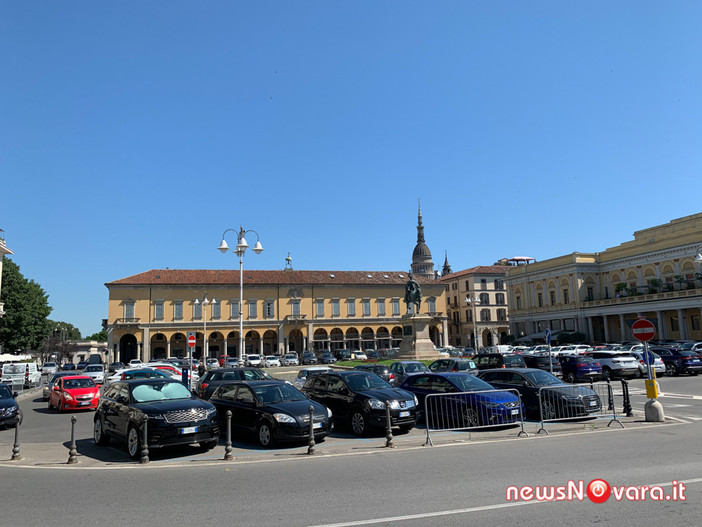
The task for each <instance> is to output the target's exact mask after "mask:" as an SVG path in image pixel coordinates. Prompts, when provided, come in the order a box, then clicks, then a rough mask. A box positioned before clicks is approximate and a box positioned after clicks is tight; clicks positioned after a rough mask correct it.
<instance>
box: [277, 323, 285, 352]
mask: <svg viewBox="0 0 702 527" xmlns="http://www.w3.org/2000/svg"><path fill="white" fill-rule="evenodd" d="M284 352H285V338H284V337H283V325H282V324H280V325H278V353H280V354H283V353H284Z"/></svg>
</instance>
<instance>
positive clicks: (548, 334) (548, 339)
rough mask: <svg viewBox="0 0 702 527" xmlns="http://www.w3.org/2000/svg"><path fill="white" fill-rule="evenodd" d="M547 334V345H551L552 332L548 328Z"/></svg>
mask: <svg viewBox="0 0 702 527" xmlns="http://www.w3.org/2000/svg"><path fill="white" fill-rule="evenodd" d="M545 333H546V344H551V330H550V329H548V328H547V329H546V332H545Z"/></svg>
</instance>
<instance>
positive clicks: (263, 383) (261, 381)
mask: <svg viewBox="0 0 702 527" xmlns="http://www.w3.org/2000/svg"><path fill="white" fill-rule="evenodd" d="M232 384H237V385H241V386H278V385H280V384H288V383H287V382H285V381H281V380H278V379H259V380H256V381H228V382H226V383H224V384H222V386H227V385H232Z"/></svg>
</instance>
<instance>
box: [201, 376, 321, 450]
mask: <svg viewBox="0 0 702 527" xmlns="http://www.w3.org/2000/svg"><path fill="white" fill-rule="evenodd" d="M210 402H211V403H212V404H214V405H215V407H216V408H217V414H218V415H219V420H220V423H221V424H222V426H226V414H227V410H231V412H232V432H235V431H239V432H244V433H246V434H255V436H256V438H257V439H258V442H259V444H260V445H261V446H264V447H270V446H272V445H273V444H274V443H276V442H283V441H303V440H308V439H309V429H310V406H311V407H312V408H313V409H314V410H313V421H312V429H313V430H314V438H315V441H319V440H321V439H324V438H325V437H326V436H327V435H329V432H330V431H331V426H332V425H331V412H330V411H329V410H328V409H327V408H326V407H325V406H324V405H322V404H319V403H317V402H315V401H311V400H310V399H308V398H307V397H306V396H305V395H304V394H303V393H301V392H300V390H298V389H297V388H295V387H294V386H291V385H290V384H288V383H287V382H285V381H275V380H274V381H249V382H233V383H227V384H223V385H221V386H220V387H219V388H217V389H216V390H215V392H214V393H213V394H212V397H211V398H210Z"/></svg>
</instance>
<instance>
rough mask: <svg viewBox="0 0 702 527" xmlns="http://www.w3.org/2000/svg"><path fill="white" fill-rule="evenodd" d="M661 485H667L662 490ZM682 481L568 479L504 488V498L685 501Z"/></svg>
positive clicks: (662, 486) (521, 499) (596, 501)
mask: <svg viewBox="0 0 702 527" xmlns="http://www.w3.org/2000/svg"><path fill="white" fill-rule="evenodd" d="M664 487H666V488H667V487H670V492H666V490H664ZM685 490H687V488H686V487H685V484H684V483H683V482H681V481H673V483H672V484H670V485H641V486H634V485H610V484H609V483H607V482H606V481H605V480H604V479H593V480H592V481H591V482H590V483H588V484H587V485H586V484H585V482H584V481H582V480H580V481H574V480H570V481H568V483H567V484H566V485H535V486H530V485H525V486H522V487H517V486H515V485H512V486H510V487H507V493H506V494H507V501H583V500H585V498H587V499H589V500H590V501H591V502H593V503H604V502H606V501H607V500H609V499H610V498H614V500H616V501H685V500H686V499H687V498H686V497H685Z"/></svg>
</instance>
